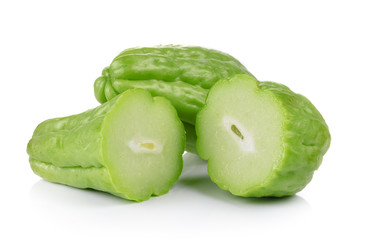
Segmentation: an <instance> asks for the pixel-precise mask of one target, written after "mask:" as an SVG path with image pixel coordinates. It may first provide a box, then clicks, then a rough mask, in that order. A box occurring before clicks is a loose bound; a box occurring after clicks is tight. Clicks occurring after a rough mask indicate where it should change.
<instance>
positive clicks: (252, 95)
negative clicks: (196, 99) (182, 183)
mask: <svg viewBox="0 0 368 240" xmlns="http://www.w3.org/2000/svg"><path fill="white" fill-rule="evenodd" d="M282 123H283V112H282V108H281V106H280V104H279V103H278V102H277V100H276V99H275V98H274V96H273V95H272V94H270V93H268V92H263V91H257V86H256V85H255V81H236V82H234V81H233V82H232V84H227V83H224V84H221V86H217V87H216V88H214V89H213V90H211V94H210V95H209V97H208V99H207V101H206V107H205V108H204V109H203V110H202V111H201V112H200V114H199V115H198V119H197V126H196V129H197V134H198V136H200V138H199V139H198V141H199V142H198V145H197V146H199V148H200V155H201V156H202V157H203V158H205V159H210V161H209V162H208V172H209V174H210V176H211V179H212V180H213V181H214V182H216V183H217V184H218V185H220V186H221V187H222V188H224V189H227V190H229V191H231V192H232V193H233V194H236V195H244V194H246V192H247V191H248V190H249V189H252V188H253V187H256V186H261V185H262V184H263V182H264V181H265V180H267V179H268V178H269V177H270V176H271V175H272V170H273V169H274V168H275V167H276V166H277V164H278V162H279V161H280V158H281V154H282V133H283V131H282Z"/></svg>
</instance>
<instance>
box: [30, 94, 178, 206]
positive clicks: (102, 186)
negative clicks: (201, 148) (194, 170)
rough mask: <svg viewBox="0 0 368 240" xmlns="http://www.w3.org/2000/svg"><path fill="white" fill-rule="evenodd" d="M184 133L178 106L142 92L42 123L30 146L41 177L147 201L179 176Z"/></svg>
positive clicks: (33, 167) (36, 170)
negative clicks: (177, 109)
mask: <svg viewBox="0 0 368 240" xmlns="http://www.w3.org/2000/svg"><path fill="white" fill-rule="evenodd" d="M184 146H185V131H184V126H183V123H182V122H181V121H180V119H179V117H178V115H177V112H176V110H175V108H174V107H173V106H172V104H171V103H170V102H169V101H168V100H167V99H165V98H163V97H152V96H151V95H150V93H149V92H148V91H145V90H143V89H132V90H128V91H126V92H124V93H122V94H120V95H118V96H116V97H115V98H114V99H111V101H108V102H106V103H104V104H102V105H100V106H98V107H96V108H94V109H91V110H88V111H86V112H83V113H80V114H77V115H72V116H68V117H64V118H54V119H49V120H46V121H44V122H42V123H41V124H39V125H38V127H37V128H36V130H35V131H34V133H33V136H32V139H31V140H30V141H29V143H28V146H27V152H28V154H29V156H30V159H29V162H30V165H31V167H32V170H33V171H34V172H35V173H36V174H37V175H39V176H41V177H42V178H44V179H46V180H48V181H50V182H55V183H61V184H65V185H69V186H73V187H78V188H93V189H96V190H100V191H105V192H109V193H111V194H114V195H116V196H119V197H122V198H126V199H130V200H135V201H143V200H147V199H148V198H150V196H152V195H156V196H158V195H162V194H164V193H167V192H168V191H169V189H170V187H171V185H172V184H173V183H174V182H175V181H176V180H177V179H178V178H179V175H180V173H181V170H182V165H183V159H182V154H183V152H184Z"/></svg>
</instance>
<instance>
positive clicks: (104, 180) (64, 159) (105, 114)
mask: <svg viewBox="0 0 368 240" xmlns="http://www.w3.org/2000/svg"><path fill="white" fill-rule="evenodd" d="M137 91H140V92H145V94H147V95H148V96H150V94H149V93H148V92H146V91H144V90H141V89H134V90H130V91H129V92H126V93H125V94H122V95H120V96H118V97H116V98H114V99H112V100H111V101H109V102H106V103H104V104H102V105H100V106H98V107H96V108H94V109H91V110H88V111H86V112H83V113H81V114H77V115H72V116H68V117H63V118H55V119H50V120H46V121H44V122H42V123H41V124H39V125H38V126H37V128H36V129H35V131H34V134H33V136H32V138H31V140H30V141H29V143H28V145H27V153H28V155H29V157H30V158H29V162H30V165H31V168H32V170H33V171H34V172H35V173H36V174H37V175H39V176H40V177H42V178H44V179H46V180H48V181H50V182H55V183H61V184H65V185H69V186H73V187H78V188H93V189H96V190H100V191H105V192H109V193H111V194H114V195H116V196H118V197H122V198H126V199H130V200H135V201H143V200H147V199H148V198H149V197H150V195H147V196H145V197H144V198H137V197H135V196H131V195H130V194H129V193H124V192H121V191H119V190H118V188H117V187H116V185H114V182H115V181H116V179H114V176H113V175H112V174H111V169H109V164H108V162H107V161H108V160H107V159H106V158H105V157H104V154H103V149H104V146H103V142H104V134H103V132H104V131H103V129H104V126H105V125H106V122H105V120H106V119H107V118H109V117H111V114H110V113H112V112H113V111H114V108H115V107H116V106H119V104H120V103H121V102H122V101H124V100H125V99H124V95H126V96H128V94H130V95H129V97H130V98H131V97H134V96H136V95H134V94H135V92H137ZM150 97H151V96H150ZM151 99H153V100H152V101H153V102H155V101H156V100H159V101H161V102H160V106H162V105H163V104H164V105H165V106H166V107H168V108H170V109H167V110H168V112H170V114H172V116H176V118H177V120H176V121H177V122H178V123H180V125H181V121H180V119H179V118H178V117H177V115H176V111H175V109H174V107H173V106H172V105H171V104H170V102H169V101H168V100H166V99H164V98H160V97H155V98H152V97H151ZM181 131H182V132H183V135H182V139H181V140H180V144H181V145H182V147H181V148H180V151H181V152H178V158H179V159H180V162H181V164H179V165H180V166H179V167H180V169H179V170H178V173H177V174H176V175H177V177H176V179H172V181H171V182H170V183H169V182H168V184H169V185H170V186H171V184H173V183H174V182H175V181H176V180H177V179H178V178H179V175H180V172H181V168H182V153H183V152H184V143H185V136H184V129H182V130H181ZM173 160H174V159H173ZM178 161H179V160H178ZM168 190H169V188H168V189H167V191H168ZM167 191H166V192H167ZM166 192H165V193H166ZM152 194H155V193H152ZM162 194H164V193H162Z"/></svg>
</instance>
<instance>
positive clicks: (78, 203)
mask: <svg viewBox="0 0 368 240" xmlns="http://www.w3.org/2000/svg"><path fill="white" fill-rule="evenodd" d="M29 196H30V204H31V206H32V208H33V209H35V210H36V209H37V211H38V212H39V213H42V212H44V214H46V215H47V214H48V213H47V212H48V210H50V209H62V213H61V214H68V212H73V213H74V214H75V213H77V212H90V211H93V212H95V211H98V212H99V214H101V215H102V216H104V217H106V216H108V218H113V219H115V220H117V221H124V220H123V219H122V218H121V216H126V215H127V214H129V215H130V217H132V216H134V217H137V218H139V216H141V217H142V216H145V217H147V214H148V213H152V214H158V215H161V216H164V218H162V219H161V221H162V220H163V221H166V220H165V219H172V218H173V217H175V216H180V218H181V219H185V218H188V220H189V219H190V221H191V222H195V221H196V219H192V216H193V215H196V214H198V213H199V212H200V213H201V214H202V217H201V218H202V221H203V220H205V221H208V222H211V221H214V220H216V219H217V221H219V218H220V219H228V218H235V219H239V221H240V222H239V224H240V223H246V222H248V221H250V222H254V221H258V220H260V221H265V220H266V221H270V220H272V219H278V220H280V219H290V218H300V217H302V216H305V215H306V214H308V212H309V211H310V210H311V207H310V206H309V205H308V203H307V202H306V201H305V200H304V199H303V198H301V197H299V196H293V197H288V198H270V199H268V198H267V199H256V198H242V197H237V196H233V195H231V194H230V193H229V192H227V191H223V190H221V189H219V188H218V187H217V186H216V184H214V183H213V182H212V181H211V180H210V178H209V176H208V174H207V171H206V161H204V160H202V159H200V158H199V157H197V156H196V155H193V154H189V153H187V154H185V155H184V169H183V173H182V175H181V177H180V179H179V180H178V182H177V183H176V184H175V185H174V186H173V187H172V189H171V191H170V192H169V193H168V194H166V195H164V196H160V197H153V198H151V199H150V200H148V201H145V202H141V203H135V202H132V201H128V200H124V199H121V198H118V197H115V196H113V195H110V194H107V193H103V192H99V191H94V190H89V189H87V190H86V189H76V188H72V187H68V186H63V185H59V184H53V183H49V182H46V181H44V180H40V181H38V182H36V183H35V184H34V185H33V186H32V188H31V190H30V194H29ZM86 216H88V214H87V215H86ZM134 217H133V219H134ZM156 221H157V220H156Z"/></svg>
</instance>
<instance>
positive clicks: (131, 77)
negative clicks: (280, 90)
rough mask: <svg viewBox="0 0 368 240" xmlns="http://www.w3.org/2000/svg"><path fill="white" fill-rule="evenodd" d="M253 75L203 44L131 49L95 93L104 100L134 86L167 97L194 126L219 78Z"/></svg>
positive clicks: (105, 75) (99, 80) (115, 62)
mask: <svg viewBox="0 0 368 240" xmlns="http://www.w3.org/2000/svg"><path fill="white" fill-rule="evenodd" d="M235 74H248V75H251V74H250V73H249V72H248V71H247V69H246V68H245V67H244V66H243V65H242V64H241V63H240V62H239V61H238V60H236V59H235V58H233V57H232V56H230V55H228V54H226V53H223V52H220V51H216V50H212V49H206V48H201V47H189V46H174V45H166V46H158V47H142V48H131V49H127V50H125V51H123V52H122V53H120V54H119V55H118V56H117V57H116V58H115V59H114V60H113V61H112V63H111V64H110V66H109V67H107V68H105V69H104V70H103V71H102V76H101V77H99V78H97V79H96V81H95V84H94V90H95V96H96V99H97V100H98V101H99V102H100V103H104V102H106V101H108V100H110V99H112V98H113V97H114V96H116V95H117V94H119V93H122V92H124V91H126V90H128V89H132V88H143V89H146V90H148V91H149V92H150V93H151V94H152V95H153V96H164V97H166V98H167V99H169V100H170V101H171V103H172V104H173V105H174V107H175V108H176V109H177V111H178V115H179V117H180V119H181V120H182V121H184V122H187V123H190V124H192V125H194V123H195V117H196V114H197V112H198V111H199V109H200V108H201V107H202V106H203V104H204V102H205V99H206V95H207V93H208V89H209V88H211V87H212V86H213V84H215V83H216V82H217V81H218V80H219V79H222V78H228V77H231V76H233V75H235Z"/></svg>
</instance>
